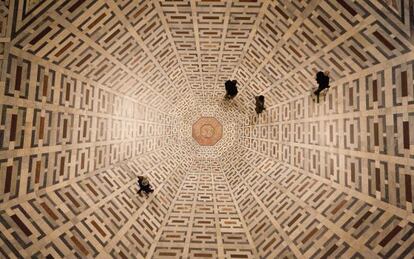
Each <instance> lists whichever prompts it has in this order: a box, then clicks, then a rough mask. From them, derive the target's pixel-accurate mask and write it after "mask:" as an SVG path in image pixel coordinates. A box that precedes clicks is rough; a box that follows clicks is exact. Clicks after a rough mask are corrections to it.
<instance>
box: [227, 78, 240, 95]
mask: <svg viewBox="0 0 414 259" xmlns="http://www.w3.org/2000/svg"><path fill="white" fill-rule="evenodd" d="M236 84H237V81H236V80H227V81H226V82H225V83H224V85H225V87H226V95H225V96H224V98H226V99H233V98H234V97H236V95H237V92H238V91H237V86H236Z"/></svg>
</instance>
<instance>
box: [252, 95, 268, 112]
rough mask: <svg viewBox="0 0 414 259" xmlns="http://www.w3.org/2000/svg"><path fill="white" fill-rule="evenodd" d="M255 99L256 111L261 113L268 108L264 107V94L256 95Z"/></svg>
mask: <svg viewBox="0 0 414 259" xmlns="http://www.w3.org/2000/svg"><path fill="white" fill-rule="evenodd" d="M255 99H256V113H257V114H260V113H262V112H263V111H264V110H266V108H265V107H264V101H265V98H264V96H263V95H260V96H256V97H255Z"/></svg>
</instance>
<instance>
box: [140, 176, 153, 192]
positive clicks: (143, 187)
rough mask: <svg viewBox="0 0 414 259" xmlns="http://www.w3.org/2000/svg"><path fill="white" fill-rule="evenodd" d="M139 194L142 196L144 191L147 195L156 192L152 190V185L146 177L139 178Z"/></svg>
mask: <svg viewBox="0 0 414 259" xmlns="http://www.w3.org/2000/svg"><path fill="white" fill-rule="evenodd" d="M138 187H139V190H138V192H137V193H138V194H141V191H144V192H145V194H146V195H148V194H149V193H151V192H153V191H154V190H153V189H152V188H151V185H150V183H149V181H148V178H147V177H145V176H138Z"/></svg>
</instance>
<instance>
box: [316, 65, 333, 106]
mask: <svg viewBox="0 0 414 259" xmlns="http://www.w3.org/2000/svg"><path fill="white" fill-rule="evenodd" d="M316 82H317V83H318V89H316V91H315V92H314V94H315V95H316V102H317V103H319V95H320V93H321V92H322V91H323V90H325V89H329V87H330V86H329V72H325V73H324V72H322V71H319V72H318V73H316Z"/></svg>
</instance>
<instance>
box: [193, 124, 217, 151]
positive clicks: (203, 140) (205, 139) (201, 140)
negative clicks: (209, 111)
mask: <svg viewBox="0 0 414 259" xmlns="http://www.w3.org/2000/svg"><path fill="white" fill-rule="evenodd" d="M192 129H193V130H192V135H193V138H194V139H195V141H197V143H198V144H200V145H201V146H214V145H215V144H216V143H217V142H218V141H219V140H220V139H221V138H222V137H223V126H222V125H221V123H220V122H219V121H218V120H217V119H216V118H214V117H201V118H200V119H198V120H197V121H196V122H195V123H194V124H193V127H192Z"/></svg>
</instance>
